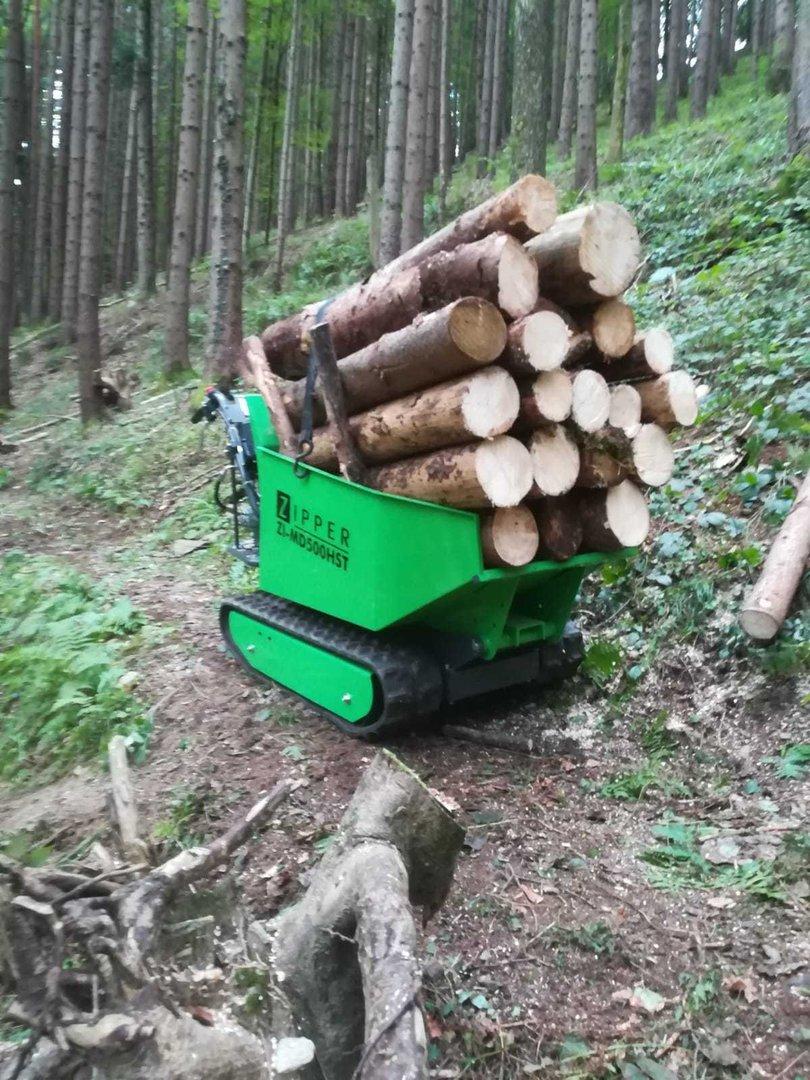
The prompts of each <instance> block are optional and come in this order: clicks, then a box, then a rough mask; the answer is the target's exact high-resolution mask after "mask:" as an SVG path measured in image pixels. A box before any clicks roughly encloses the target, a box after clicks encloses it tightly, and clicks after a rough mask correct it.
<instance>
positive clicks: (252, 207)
mask: <svg viewBox="0 0 810 1080" xmlns="http://www.w3.org/2000/svg"><path fill="white" fill-rule="evenodd" d="M272 24H273V5H272V4H268V5H267V12H266V13H265V17H264V42H263V44H262V70H261V76H260V78H259V88H258V91H257V93H256V111H255V113H254V116H253V133H252V136H251V140H250V154H249V157H248V169H247V182H246V183H245V221H244V228H243V233H242V242H243V244H244V246H245V247H247V242H248V240H249V239H250V235H251V233H252V232H253V230H254V229H255V227H256V212H255V211H256V190H257V186H258V185H257V183H256V178H257V173H258V166H259V146H260V143H261V137H262V134H263V132H262V121H263V119H264V102H265V98H266V97H267V82H268V78H269V75H270V36H271V35H270V31H271V28H272ZM186 86H188V84H187V83H186ZM200 100H202V98H200ZM183 101H184V104H185V97H184V99H183ZM198 124H199V121H198ZM195 173H196V167H195ZM304 201H305V202H306V199H305V200H304Z"/></svg>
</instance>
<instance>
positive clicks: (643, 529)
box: [577, 480, 650, 551]
mask: <svg viewBox="0 0 810 1080" xmlns="http://www.w3.org/2000/svg"><path fill="white" fill-rule="evenodd" d="M577 495H578V500H577V510H578V513H579V516H580V520H581V522H582V546H581V550H582V551H618V550H619V549H620V548H623V547H636V546H637V545H638V544H641V543H643V541H644V540H645V539H646V536H647V533H648V532H649V528H650V512H649V510H648V509H647V502H646V500H645V498H644V495H643V494H642V493H641V492H640V491H639V489H638V488H637V487H636V486H635V484H633V483H632V481H630V480H623V481H622V482H621V483H620V484H617V485H616V487H612V488H608V489H607V490H606V491H580V492H578V493H577Z"/></svg>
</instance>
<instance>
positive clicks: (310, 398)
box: [295, 296, 337, 476]
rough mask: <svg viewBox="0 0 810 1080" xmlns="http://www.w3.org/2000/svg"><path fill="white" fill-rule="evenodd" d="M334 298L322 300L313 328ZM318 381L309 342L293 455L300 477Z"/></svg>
mask: <svg viewBox="0 0 810 1080" xmlns="http://www.w3.org/2000/svg"><path fill="white" fill-rule="evenodd" d="M336 299H337V297H336V296H330V297H329V299H328V300H324V301H323V303H322V304H321V305H320V307H319V308H318V312H317V314H316V316H315V324H314V325H315V326H317V325H318V323H321V322H323V320H324V318H325V316H326V313H327V311H328V310H329V308H330V307H331V306H332V304H333V303H334V301H335V300H336ZM317 381H318V353H317V350H316V349H314V348H313V347H312V343H311V342H310V346H309V356H308V358H307V381H306V384H305V386H304V407H303V409H302V410H301V430H300V432H299V433H298V453H297V454H296V455H295V472H296V475H297V476H302V475H303V474H304V470H303V469H301V468H300V464H301V462H302V461H306V459H307V458H308V457H309V455H310V454H311V453H312V423H313V412H314V407H315V406H314V402H315V383H316V382H317Z"/></svg>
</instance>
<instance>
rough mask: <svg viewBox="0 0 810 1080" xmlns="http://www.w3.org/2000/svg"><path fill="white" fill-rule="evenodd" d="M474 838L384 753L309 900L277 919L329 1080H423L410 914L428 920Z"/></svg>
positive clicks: (289, 980) (289, 989)
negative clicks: (469, 838) (465, 844)
mask: <svg viewBox="0 0 810 1080" xmlns="http://www.w3.org/2000/svg"><path fill="white" fill-rule="evenodd" d="M463 839H464V831H463V829H461V828H460V827H459V826H458V825H457V824H456V822H455V821H454V820H453V817H452V815H451V814H450V812H449V811H448V810H446V809H445V808H444V806H442V804H441V803H440V802H439V801H438V799H436V798H435V797H434V796H433V795H432V794H431V793H430V792H429V791H428V789H427V788H426V787H425V786H424V785H423V784H422V783H421V782H420V781H419V779H418V778H417V777H416V776H415V774H414V773H412V772H411V771H410V769H406V768H405V767H404V766H403V765H401V764H400V763H399V762H398V761H397V759H396V758H394V757H393V755H391V754H388V753H385V752H383V753H380V754H378V755H377V756H376V757H375V758H374V760H373V761H372V763H371V765H370V766H369V767H368V769H367V770H366V772H365V773H364V774H363V777H362V779H361V781H360V784H359V785H358V788H357V790H356V792H355V794H354V796H353V798H352V801H351V803H350V804H349V807H348V809H347V810H346V813H345V814H344V816H343V820H342V821H341V824H340V829H339V831H338V834H337V837H336V838H335V840H334V842H333V843H332V845H331V846H330V848H329V850H328V851H327V853H326V855H325V856H324V858H323V860H322V861H321V863H320V865H319V866H318V867H317V869H316V870H315V872H314V874H313V876H312V879H311V883H310V885H309V888H308V889H307V892H306V894H305V896H304V897H303V899H302V900H300V901H299V902H298V903H297V904H294V905H293V906H292V907H289V908H287V910H286V911H284V912H283V913H282V914H281V915H280V916H279V918H278V919H277V920H276V922H275V924H274V927H273V928H274V930H275V940H274V947H273V966H274V968H275V971H276V974H277V977H278V980H279V984H280V987H281V989H282V990H283V992H284V994H285V995H286V997H287V998H288V1000H289V1001H290V1004H291V1006H292V1009H293V1013H294V1015H295V1018H296V1019H297V1020H298V1021H299V1022H300V1023H301V1025H302V1027H303V1028H304V1030H306V1031H307V1033H308V1034H309V1035H310V1037H311V1038H312V1039H313V1041H314V1043H315V1048H316V1056H317V1061H318V1065H319V1066H320V1071H321V1073H322V1075H323V1077H324V1080H350V1078H352V1077H354V1078H356V1080H372V1078H373V1080H402V1078H404V1077H408V1078H412V1080H422V1078H424V1077H427V1072H428V1070H427V1055H426V1039H425V1031H424V1024H423V1020H422V1015H421V1012H420V1008H419V1004H418V1000H417V997H418V994H419V991H420V986H421V980H420V973H419V968H418V963H417V952H418V941H417V931H416V926H415V923H414V917H413V911H412V907H419V908H421V909H422V911H423V914H424V917H425V919H427V918H430V917H431V916H432V915H433V914H434V913H435V912H436V911H437V910H438V909H439V907H441V905H442V903H443V902H444V900H445V898H446V896H447V893H448V891H449V888H450V884H451V881H452V877H453V871H454V868H455V862H456V858H457V856H458V852H459V850H460V849H461V844H462V841H463Z"/></svg>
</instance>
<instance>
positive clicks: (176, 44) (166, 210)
mask: <svg viewBox="0 0 810 1080" xmlns="http://www.w3.org/2000/svg"><path fill="white" fill-rule="evenodd" d="M171 21H172V34H171V39H170V41H171V63H170V65H169V87H170V97H169V117H168V131H167V133H166V139H167V142H168V148H167V158H168V161H167V167H166V172H165V177H166V182H165V185H164V190H163V203H162V209H163V226H162V227H159V226H158V225H157V221H158V210H159V209H160V207H161V204H160V203H159V202H158V201H157V200H158V197H157V193H155V196H154V198H155V203H154V214H155V227H156V230H157V233H156V236H155V248H156V261H157V266H162V267H165V268H166V283H167V284H168V280H169V257H170V252H171V235H172V232H171V230H172V222H173V220H174V197H175V190H174V183H175V177H176V174H177V130H178V124H177V67H178V64H177V56H178V53H179V51H180V41H179V38H180V30H179V26H178V20H177V11H176V8H175V6H174V5H172V7H171ZM156 115H157V114H156V113H154V112H153V113H152V120H153V123H155V124H156V123H157V120H156ZM156 182H157V177H156Z"/></svg>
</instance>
